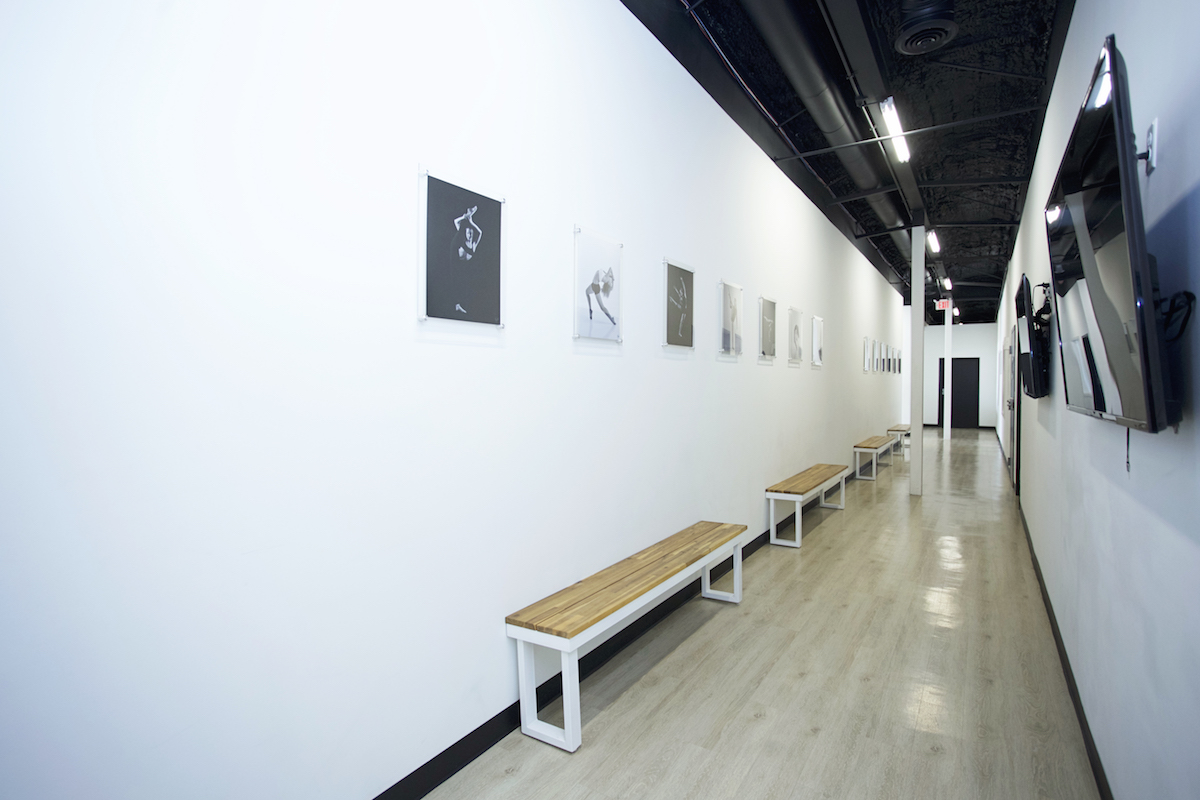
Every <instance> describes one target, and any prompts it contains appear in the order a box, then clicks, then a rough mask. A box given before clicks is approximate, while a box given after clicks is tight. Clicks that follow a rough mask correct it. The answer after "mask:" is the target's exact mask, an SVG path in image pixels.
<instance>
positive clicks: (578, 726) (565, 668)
mask: <svg viewBox="0 0 1200 800" xmlns="http://www.w3.org/2000/svg"><path fill="white" fill-rule="evenodd" d="M752 538H753V536H752V535H751V533H750V531H749V529H747V530H745V531H743V532H742V533H740V534H738V535H737V536H735V537H734V538H733V539H730V540H729V541H728V542H726V543H725V544H723V545H721V546H720V547H718V548H717V549H716V550H713V551H712V552H711V553H709V554H708V555H706V556H704V557H703V558H701V559H700V560H699V561H696V562H695V563H694V564H691V565H690V566H688V567H687V568H686V569H684V570H682V571H680V572H677V573H675V574H674V575H672V576H671V577H670V578H667V579H666V580H665V581H663V582H662V583H660V584H658V585H657V586H655V587H654V588H653V589H650V590H649V591H647V592H646V593H645V594H642V595H640V596H638V597H636V598H634V599H633V600H632V601H630V602H629V603H626V604H625V605H623V606H621V608H619V609H617V610H616V611H614V612H613V613H611V614H609V615H608V616H607V617H605V618H604V619H602V620H600V621H599V622H597V623H595V624H594V625H592V626H591V627H590V628H587V629H585V630H583V631H580V632H579V633H577V634H575V635H574V636H572V637H571V638H570V639H567V638H564V637H562V636H555V635H554V634H552V633H544V632H542V631H535V630H532V629H530V628H522V627H521V626H519V625H512V624H510V623H505V628H506V629H507V631H508V635H509V637H510V638H512V639H516V640H517V692H518V695H519V696H520V700H521V733H524V734H525V735H526V736H532V737H533V738H535V739H540V740H542V741H543V742H546V743H547V744H552V745H554V746H555V747H561V748H562V749H563V750H566V751H567V752H568V753H574V752H575V751H576V750H578V749H579V745H580V744H582V742H583V720H582V719H581V717H580V712H579V650H580V648H583V647H586V646H587V645H589V644H591V643H592V642H594V641H596V640H600V639H607V638H608V637H610V636H612V635H613V634H614V633H617V632H618V631H620V630H621V629H622V628H624V627H625V626H626V625H629V624H630V623H632V622H633V621H634V620H636V619H637V618H638V617H640V616H642V614H644V613H645V612H647V611H649V610H650V609H651V608H653V607H654V606H656V605H658V604H659V602H661V601H662V600H664V599H665V598H666V597H668V596H669V595H671V594H673V593H674V592H675V591H677V590H678V589H679V588H680V587H681V586H683V585H684V584H687V583H690V582H691V581H694V580H695V579H696V576H697V575H698V576H700V594H701V595H702V596H704V597H708V598H710V599H713V600H723V601H725V602H727V603H740V602H742V548H743V547H744V546H745V545H746V544H747V543H748V542H749V541H750V540H751V539H752ZM731 555H732V556H733V591H732V592H719V591H716V590H715V589H713V588H712V568H713V567H715V566H717V565H718V564H720V563H721V562H722V561H724V560H725V559H727V558H729V557H730V556H731ZM535 647H545V648H548V649H550V650H557V651H559V653H560V654H561V660H562V687H563V688H562V692H563V693H562V698H563V727H561V728H560V727H558V726H557V725H552V724H550V723H549V722H545V721H543V720H540V719H538V716H537V714H538V707H537V687H538V684H537V675H536V669H535V667H536V663H535V662H536V658H535V656H536V652H537V651H536V650H535V649H534V648H535Z"/></svg>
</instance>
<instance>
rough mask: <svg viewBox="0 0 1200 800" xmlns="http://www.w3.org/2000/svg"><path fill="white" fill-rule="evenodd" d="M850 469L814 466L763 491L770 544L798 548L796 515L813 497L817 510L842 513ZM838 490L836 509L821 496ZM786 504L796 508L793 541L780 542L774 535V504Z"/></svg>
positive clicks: (797, 517)
mask: <svg viewBox="0 0 1200 800" xmlns="http://www.w3.org/2000/svg"><path fill="white" fill-rule="evenodd" d="M849 474H850V467H848V466H846V465H845V464H817V465H816V466H815V467H809V468H808V469H806V470H804V472H800V473H797V474H795V475H793V476H792V477H790V478H788V479H787V480H786V481H780V482H779V483H777V484H775V485H774V486H772V487H771V488H769V489H767V504H768V505H769V506H770V507H771V527H770V532H771V538H770V542H771V544H779V545H783V546H785V547H799V546H800V512H801V510H802V509H803V508H804V504H805V503H807V502H808V501H809V500H812V499H813V498H814V497H819V498H820V499H821V508H837V509H844V508H845V507H846V476H847V475H849ZM837 485H840V486H841V495H840V496H839V497H838V499H839V500H840V501H841V504H840V505H835V504H833V503H829V502H826V499H825V494H826V492H828V491H829V490H830V489H832V488H833V487H834V486H837ZM776 500H787V501H788V502H794V503H795V504H796V540H795V541H791V540H789V539H780V538H779V537H778V536H777V535H776V531H775V501H776Z"/></svg>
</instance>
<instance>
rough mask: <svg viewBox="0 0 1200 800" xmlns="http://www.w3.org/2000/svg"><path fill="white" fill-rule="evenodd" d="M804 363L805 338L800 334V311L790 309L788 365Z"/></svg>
mask: <svg viewBox="0 0 1200 800" xmlns="http://www.w3.org/2000/svg"><path fill="white" fill-rule="evenodd" d="M803 361H804V337H803V335H802V334H801V333H800V309H798V308H789V309H788V363H789V364H799V363H801V362H803Z"/></svg>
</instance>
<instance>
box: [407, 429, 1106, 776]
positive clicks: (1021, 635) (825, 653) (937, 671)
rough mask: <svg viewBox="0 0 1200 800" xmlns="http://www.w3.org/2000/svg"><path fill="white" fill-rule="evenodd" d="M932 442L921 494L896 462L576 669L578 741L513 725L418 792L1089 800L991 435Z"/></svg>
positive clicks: (1078, 744) (961, 433) (969, 433)
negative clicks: (594, 664)
mask: <svg viewBox="0 0 1200 800" xmlns="http://www.w3.org/2000/svg"><path fill="white" fill-rule="evenodd" d="M939 434H940V431H938V430H936V429H933V428H930V429H927V430H926V432H925V448H926V449H925V459H926V475H925V492H926V493H925V496H924V497H923V498H912V497H910V496H909V494H908V464H907V460H906V459H905V458H901V457H900V456H897V457H896V464H895V466H892V467H884V468H882V469H881V470H880V477H879V480H878V481H877V482H875V483H871V482H867V481H852V482H851V483H850V484H849V485H848V486H847V509H846V511H834V510H827V509H819V508H815V509H812V510H809V511H808V512H806V513H805V514H804V517H803V532H804V536H803V539H804V546H803V547H802V548H801V549H800V550H799V551H796V550H792V549H788V548H780V547H770V546H764V547H762V548H761V549H759V550H758V551H757V552H756V553H754V554H753V555H752V556H750V557H749V558H748V559H747V561H746V563H745V591H744V599H743V601H742V603H741V605H740V606H737V607H729V606H726V605H724V604H721V603H714V602H710V601H704V600H701V599H699V598H697V599H693V600H692V601H690V602H688V603H687V604H686V605H685V606H684V607H683V608H681V609H680V610H679V611H677V612H676V613H674V614H673V615H671V616H670V617H669V618H667V619H666V620H665V621H664V622H662V623H661V624H659V625H658V626H657V627H655V628H654V629H652V630H651V631H650V632H649V633H647V634H646V635H645V636H643V637H642V638H641V639H639V640H638V641H636V642H635V643H634V644H633V645H632V646H630V647H629V648H627V649H626V650H625V651H623V652H622V653H620V654H619V655H618V656H617V657H615V658H614V659H612V660H611V661H610V662H608V663H607V664H606V665H604V666H603V667H602V668H601V669H600V670H599V671H597V672H596V673H595V674H594V675H592V676H591V677H590V678H588V679H587V680H585V681H584V682H583V684H582V703H583V746H582V747H581V748H580V749H579V751H577V752H576V753H574V754H568V753H565V752H563V751H560V750H558V749H556V748H553V747H549V746H547V745H545V744H542V743H540V742H537V741H534V740H533V739H530V738H528V737H525V736H523V735H522V734H521V733H520V732H514V733H512V734H510V735H509V736H508V737H506V738H505V739H504V740H503V741H502V742H501V743H500V744H498V745H497V746H495V747H493V748H492V749H491V750H490V751H488V752H487V753H485V754H484V755H483V756H481V757H480V758H479V759H477V760H476V761H475V762H473V763H472V764H470V765H468V766H467V767H466V768H465V769H463V770H462V771H461V772H459V773H458V774H457V775H455V776H454V777H452V778H451V779H450V780H449V781H447V782H446V783H445V784H443V785H442V786H441V787H439V788H438V789H436V790H435V791H434V792H433V793H431V794H430V795H429V797H431V798H435V800H450V799H451V798H489V799H494V798H521V799H522V800H525V799H527V798H546V799H547V800H549V798H556V799H561V800H585V799H591V800H606V799H607V798H614V799H615V798H621V797H630V798H693V797H694V798H724V797H745V798H754V799H755V800H759V799H760V798H780V799H781V800H783V799H786V798H795V799H796V800H799V799H800V798H816V797H821V798H976V797H981V798H1024V797H1059V798H1075V797H1079V798H1092V797H1096V796H1097V792H1096V787H1095V783H1094V780H1093V777H1092V773H1091V768H1090V766H1089V764H1088V760H1087V756H1086V753H1085V750H1084V745H1083V740H1082V736H1081V734H1080V730H1079V725H1078V722H1077V720H1076V717H1075V711H1074V708H1073V707H1072V704H1071V700H1070V697H1069V695H1068V692H1067V687H1066V682H1065V679H1064V677H1063V674H1062V670H1061V667H1060V665H1059V659H1058V653H1057V651H1056V649H1055V644H1054V639H1053V636H1052V634H1051V630H1050V625H1049V622H1048V620H1047V616H1046V611H1045V608H1044V606H1043V604H1042V598H1041V593H1040V591H1039V588H1038V584H1037V578H1036V576H1035V575H1034V572H1033V567H1032V564H1031V562H1030V557H1029V551H1028V547H1027V545H1026V540H1025V535H1024V533H1023V532H1022V529H1021V522H1020V517H1019V514H1018V509H1017V504H1016V501H1015V498H1014V497H1013V495H1012V489H1011V486H1010V484H1009V481H1008V477H1007V475H1006V472H1005V468H1004V461H1003V457H1002V455H1001V453H1000V449H999V447H998V444H997V441H996V436H995V433H994V432H993V431H992V430H990V429H982V430H977V431H975V430H956V431H955V432H954V438H953V440H952V441H951V442H948V443H947V442H943V441H942V440H941V439H940V438H939ZM906 456H907V451H906ZM780 477H786V476H780ZM784 535H785V536H787V535H790V533H787V532H785V533H784ZM728 580H729V578H728V577H726V578H725V579H723V581H722V583H724V582H727V581H728ZM718 588H723V587H722V586H721V584H720V583H719V584H718ZM554 713H555V708H554V706H551V707H550V709H547V710H546V711H543V717H544V718H549V719H551V720H554ZM559 714H560V716H561V712H559Z"/></svg>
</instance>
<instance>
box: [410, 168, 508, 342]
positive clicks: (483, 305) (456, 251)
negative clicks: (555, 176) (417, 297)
mask: <svg viewBox="0 0 1200 800" xmlns="http://www.w3.org/2000/svg"><path fill="white" fill-rule="evenodd" d="M425 181H426V196H425V316H427V317H440V318H442V319H456V320H462V321H464V322H481V323H484V324H487V325H499V324H500V322H501V320H500V254H501V248H500V233H501V210H502V208H503V202H502V201H500V200H493V199H492V198H490V197H485V196H484V195H481V194H477V193H475V192H472V191H470V190H469V189H463V188H462V187H460V186H455V185H454V184H452V183H447V182H445V181H443V180H439V179H437V178H435V177H433V176H432V175H427V176H425Z"/></svg>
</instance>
